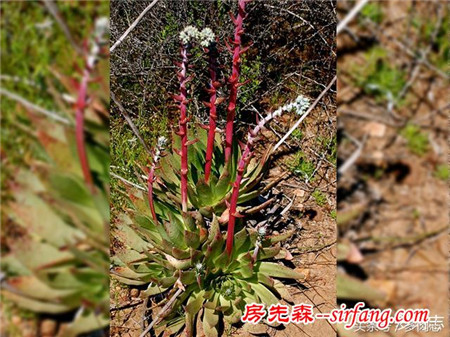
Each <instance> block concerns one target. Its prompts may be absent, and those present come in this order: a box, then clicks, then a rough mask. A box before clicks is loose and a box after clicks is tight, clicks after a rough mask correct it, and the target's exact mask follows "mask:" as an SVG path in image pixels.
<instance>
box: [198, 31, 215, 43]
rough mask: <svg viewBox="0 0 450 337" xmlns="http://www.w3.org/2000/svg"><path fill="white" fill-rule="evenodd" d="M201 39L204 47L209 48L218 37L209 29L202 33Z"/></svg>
mask: <svg viewBox="0 0 450 337" xmlns="http://www.w3.org/2000/svg"><path fill="white" fill-rule="evenodd" d="M199 39H200V45H201V46H202V47H209V46H210V45H211V44H212V43H213V42H214V41H215V39H216V35H215V34H214V32H213V31H212V29H211V28H208V27H207V28H204V29H203V30H202V31H201V32H200V34H199Z"/></svg>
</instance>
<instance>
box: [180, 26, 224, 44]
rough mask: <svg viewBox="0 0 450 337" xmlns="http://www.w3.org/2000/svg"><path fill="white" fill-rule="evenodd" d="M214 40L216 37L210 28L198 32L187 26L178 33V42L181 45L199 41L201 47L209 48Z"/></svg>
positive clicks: (194, 28)
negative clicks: (179, 41)
mask: <svg viewBox="0 0 450 337" xmlns="http://www.w3.org/2000/svg"><path fill="white" fill-rule="evenodd" d="M215 39H216V36H215V34H214V32H213V31H212V29H211V28H204V29H203V30H202V31H199V30H198V29H197V28H196V27H194V26H187V27H185V28H184V29H183V30H182V31H181V33H180V40H181V42H182V43H183V44H189V43H192V42H194V41H195V40H199V41H200V45H201V46H202V47H209V46H210V45H211V43H213V42H214V40H215Z"/></svg>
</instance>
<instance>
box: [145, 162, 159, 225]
mask: <svg viewBox="0 0 450 337" xmlns="http://www.w3.org/2000/svg"><path fill="white" fill-rule="evenodd" d="M154 182H155V165H154V164H152V165H151V166H150V169H149V170H148V179H147V187H148V194H147V196H148V205H149V207H150V212H151V213H152V217H153V220H155V223H156V224H158V218H157V217H156V212H155V205H154V203H153V183H154Z"/></svg>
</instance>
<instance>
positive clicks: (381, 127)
mask: <svg viewBox="0 0 450 337" xmlns="http://www.w3.org/2000/svg"><path fill="white" fill-rule="evenodd" d="M364 131H365V132H366V133H368V134H369V135H370V136H372V137H378V138H381V137H383V136H384V135H385V133H386V125H385V124H381V123H377V122H369V123H367V124H366V125H365V127H364Z"/></svg>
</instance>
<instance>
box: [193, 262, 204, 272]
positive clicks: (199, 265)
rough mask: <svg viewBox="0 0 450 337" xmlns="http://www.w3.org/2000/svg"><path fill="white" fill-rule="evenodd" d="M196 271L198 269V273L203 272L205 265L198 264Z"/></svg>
mask: <svg viewBox="0 0 450 337" xmlns="http://www.w3.org/2000/svg"><path fill="white" fill-rule="evenodd" d="M195 269H197V271H198V272H201V271H202V270H203V264H202V263H200V262H198V263H196V264H195Z"/></svg>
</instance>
